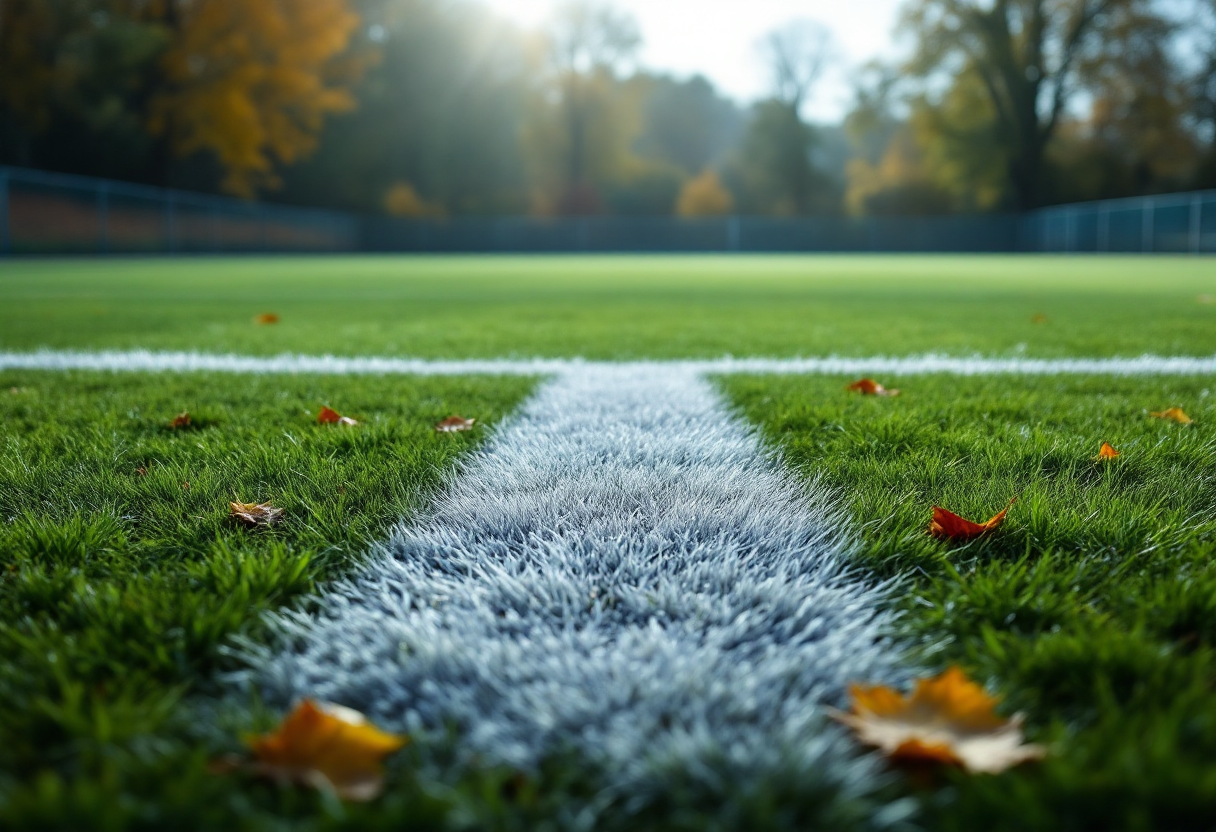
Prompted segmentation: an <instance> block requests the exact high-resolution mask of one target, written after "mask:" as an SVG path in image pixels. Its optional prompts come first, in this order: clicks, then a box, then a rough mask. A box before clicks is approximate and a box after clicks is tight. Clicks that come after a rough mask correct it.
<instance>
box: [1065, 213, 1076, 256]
mask: <svg viewBox="0 0 1216 832" xmlns="http://www.w3.org/2000/svg"><path fill="white" fill-rule="evenodd" d="M1076 248H1077V208H1076V206H1072V207H1070V208H1068V209H1066V210H1065V212H1064V253H1065V254H1072V253H1073V252H1074V251H1075V250H1076Z"/></svg>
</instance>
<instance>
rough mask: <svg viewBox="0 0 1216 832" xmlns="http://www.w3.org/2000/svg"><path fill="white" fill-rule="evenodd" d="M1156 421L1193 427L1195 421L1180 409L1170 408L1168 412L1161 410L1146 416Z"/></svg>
mask: <svg viewBox="0 0 1216 832" xmlns="http://www.w3.org/2000/svg"><path fill="white" fill-rule="evenodd" d="M1148 415H1149V416H1152V417H1154V418H1156V419H1169V420H1170V421H1171V422H1177V423H1178V424H1180V425H1193V424H1195V420H1194V419H1192V418H1191V417H1190V416H1187V415H1186V413H1184V412H1183V410H1182V408H1181V407H1171V408H1170V409H1169V410H1162V411H1159V412H1153V413H1150V414H1148Z"/></svg>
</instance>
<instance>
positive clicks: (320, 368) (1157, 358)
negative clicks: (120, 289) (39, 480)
mask: <svg viewBox="0 0 1216 832" xmlns="http://www.w3.org/2000/svg"><path fill="white" fill-rule="evenodd" d="M655 365H661V366H664V367H669V368H671V369H673V370H679V371H683V372H692V373H700V374H731V373H754V374H764V373H776V374H788V375H810V374H822V375H866V374H880V373H881V374H889V375H924V374H929V373H945V374H950V375H964V376H971V375H1047V376H1050V375H1116V376H1174V375H1211V374H1216V356H1210V357H1201V356H1161V355H1142V356H1138V357H1135V358H985V357H983V356H972V357H958V356H947V355H933V354H929V355H911V356H904V357H888V356H877V357H873V358H845V357H840V356H828V357H824V358H732V357H729V356H728V357H724V358H716V359H705V360H676V361H637V362H599V361H584V360H583V359H579V358H569V359H566V358H531V359H522V360H514V359H495V358H490V359H462V360H451V361H447V360H439V361H435V360H428V359H422V358H392V357H375V356H369V357H350V358H346V357H342V356H333V355H317V356H309V355H279V356H269V357H257V356H242V355H215V354H208V353H198V352H149V351H146V350H133V351H127V352H121V351H104V350H103V351H99V352H88V351H73V350H67V351H51V350H42V351H38V352H0V370H8V369H21V370H112V371H115V372H193V371H207V372H218V373H314V374H321V375H422V376H455V375H461V376H463V375H500V376H501V375H511V376H533V375H539V376H545V375H559V374H562V373H566V372H569V371H582V370H590V369H594V368H601V367H652V366H655Z"/></svg>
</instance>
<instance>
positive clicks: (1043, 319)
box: [1030, 312, 1047, 324]
mask: <svg viewBox="0 0 1216 832" xmlns="http://www.w3.org/2000/svg"><path fill="white" fill-rule="evenodd" d="M1030 322H1031V323H1032V324H1045V323H1047V316H1046V315H1044V314H1043V313H1042V312H1039V313H1038V314H1036V315H1035V316H1034V317H1033V318H1031V319H1030Z"/></svg>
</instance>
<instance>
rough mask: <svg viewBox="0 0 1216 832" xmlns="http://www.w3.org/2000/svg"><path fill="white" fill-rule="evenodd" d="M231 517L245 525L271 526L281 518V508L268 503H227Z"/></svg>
mask: <svg viewBox="0 0 1216 832" xmlns="http://www.w3.org/2000/svg"><path fill="white" fill-rule="evenodd" d="M228 505H229V506H230V507H231V509H232V517H233V518H235V519H236V520H238V521H240V522H241V523H244V524H245V525H246V526H250V527H252V526H273V525H274V524H275V523H278V522H280V521H281V520H282V519H283V509H281V508H275V507H274V506H272V505H271V504H270V503H229V504H228Z"/></svg>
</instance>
